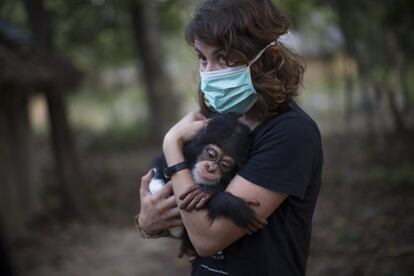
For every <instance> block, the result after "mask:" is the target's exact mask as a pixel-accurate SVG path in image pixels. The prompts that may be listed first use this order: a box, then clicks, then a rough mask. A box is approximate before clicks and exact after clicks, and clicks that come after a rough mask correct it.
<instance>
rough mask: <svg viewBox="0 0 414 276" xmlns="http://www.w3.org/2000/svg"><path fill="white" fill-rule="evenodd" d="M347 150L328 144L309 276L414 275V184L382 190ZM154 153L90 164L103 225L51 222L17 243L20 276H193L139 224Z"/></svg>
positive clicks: (98, 221)
mask: <svg viewBox="0 0 414 276" xmlns="http://www.w3.org/2000/svg"><path fill="white" fill-rule="evenodd" d="M326 140H327V139H326ZM341 143H342V142H340V141H339V140H336V139H334V140H327V141H325V173H324V183H323V187H322V190H321V194H320V198H319V201H318V204H317V209H316V211H315V215H314V228H313V236H312V243H311V250H310V257H309V262H308V275H310V276H324V275H326V276H330V275H336V276H353V275H379V276H382V275H384V276H388V275H390V276H391V275H395V276H410V275H414V236H413V234H412V233H413V229H414V218H413V212H414V201H413V200H412V199H413V196H414V189H413V185H412V183H409V185H401V186H397V187H395V186H388V184H387V183H377V182H376V181H375V178H373V177H372V176H370V175H369V174H367V170H368V168H367V160H365V159H364V158H362V157H361V156H360V155H358V152H360V148H358V147H353V150H347V152H346V153H345V152H344V151H343V150H342V149H343V144H341ZM155 154H156V152H155V151H148V150H145V151H140V153H139V154H134V153H129V154H117V155H114V154H104V155H103V154H99V155H97V154H96V155H93V156H88V157H85V159H84V164H86V165H85V166H86V172H87V177H88V180H89V183H91V184H90V186H89V187H88V188H89V189H90V194H91V198H92V199H91V200H92V201H93V202H94V203H95V207H96V210H97V215H96V218H94V219H93V220H92V222H91V223H76V222H73V221H72V222H65V223H62V222H60V221H59V220H54V219H49V220H47V221H46V222H43V223H39V222H38V223H37V224H36V225H35V226H33V227H32V228H31V229H28V231H27V234H26V235H25V237H23V238H22V239H20V240H19V241H16V242H15V243H14V244H13V249H14V253H15V265H16V267H17V268H18V271H19V272H20V275H31V276H52V275H53V276H54V275H63V276H66V275H67V276H73V275H75V276H77V275H89V276H95V275H96V276H98V275H99V276H118V275H119V276H133V275H144V276H146V275H151V276H158V275H160V276H161V275H189V269H190V265H189V263H188V261H187V260H186V259H179V258H177V251H178V246H179V243H178V241H176V240H172V239H167V238H162V239H157V240H144V239H142V238H141V237H140V236H139V235H138V234H137V233H136V231H135V227H134V224H133V220H132V218H133V216H134V215H135V214H136V213H137V206H138V203H137V182H138V179H139V176H140V175H142V174H143V173H144V172H145V170H146V168H147V167H148V161H147V160H150V159H149V157H151V156H154V155H155ZM345 155H346V156H345ZM349 160H352V161H349ZM283 276H284V275H283Z"/></svg>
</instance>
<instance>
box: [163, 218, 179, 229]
mask: <svg viewBox="0 0 414 276" xmlns="http://www.w3.org/2000/svg"><path fill="white" fill-rule="evenodd" d="M176 226H183V221H182V220H181V219H172V220H169V221H168V225H167V227H166V228H171V227H176Z"/></svg>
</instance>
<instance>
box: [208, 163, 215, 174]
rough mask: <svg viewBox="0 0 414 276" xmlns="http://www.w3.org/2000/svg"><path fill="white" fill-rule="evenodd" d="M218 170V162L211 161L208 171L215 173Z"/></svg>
mask: <svg viewBox="0 0 414 276" xmlns="http://www.w3.org/2000/svg"><path fill="white" fill-rule="evenodd" d="M216 168H217V164H216V162H213V161H210V162H208V163H207V171H208V172H214V171H215V170H216Z"/></svg>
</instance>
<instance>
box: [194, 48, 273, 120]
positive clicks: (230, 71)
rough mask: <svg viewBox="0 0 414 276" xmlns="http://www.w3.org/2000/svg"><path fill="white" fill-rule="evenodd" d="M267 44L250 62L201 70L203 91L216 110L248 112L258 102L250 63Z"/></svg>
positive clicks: (236, 112) (259, 55)
mask: <svg viewBox="0 0 414 276" xmlns="http://www.w3.org/2000/svg"><path fill="white" fill-rule="evenodd" d="M273 45H276V41H273V42H272V43H270V44H269V45H267V46H266V47H265V48H264V49H263V50H261V51H260V52H259V54H257V56H256V57H255V58H254V59H253V60H252V61H251V62H250V63H249V64H248V65H243V66H237V67H228V68H225V69H220V70H216V71H201V70H200V77H201V91H202V92H203V94H204V97H205V98H206V100H207V101H208V103H209V104H210V106H211V107H212V108H214V110H216V111H217V112H219V113H234V114H239V115H240V114H243V113H246V112H247V111H248V110H249V109H250V108H252V106H253V105H254V104H255V103H256V100H257V94H256V89H254V86H253V82H252V78H251V75H250V65H252V64H253V63H254V62H255V61H256V60H258V59H259V58H260V57H261V56H262V54H263V53H264V51H266V50H267V48H269V47H270V46H273Z"/></svg>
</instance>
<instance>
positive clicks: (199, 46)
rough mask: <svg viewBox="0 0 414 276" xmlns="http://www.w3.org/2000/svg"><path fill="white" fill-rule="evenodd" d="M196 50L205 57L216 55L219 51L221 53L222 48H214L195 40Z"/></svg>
mask: <svg viewBox="0 0 414 276" xmlns="http://www.w3.org/2000/svg"><path fill="white" fill-rule="evenodd" d="M194 48H195V50H196V51H199V52H200V53H202V54H204V55H211V54H214V53H215V52H217V51H220V48H219V47H217V46H212V45H210V44H206V43H204V42H202V41H201V40H198V39H195V40H194Z"/></svg>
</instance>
